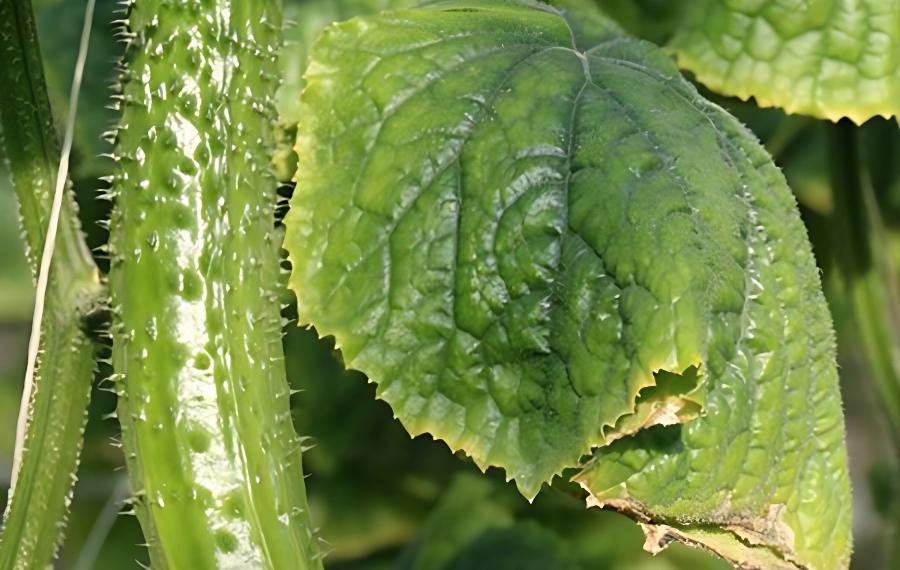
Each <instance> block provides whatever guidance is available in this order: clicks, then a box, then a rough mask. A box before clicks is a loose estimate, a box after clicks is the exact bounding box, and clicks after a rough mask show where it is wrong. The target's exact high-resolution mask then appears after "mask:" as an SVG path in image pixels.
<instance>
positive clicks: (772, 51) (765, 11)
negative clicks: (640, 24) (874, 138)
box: [672, 0, 900, 124]
mask: <svg viewBox="0 0 900 570" xmlns="http://www.w3.org/2000/svg"><path fill="white" fill-rule="evenodd" d="M689 4H690V8H689V9H688V11H687V12H688V13H687V17H686V20H685V24H684V25H683V26H682V27H681V28H680V31H679V33H678V34H677V35H676V36H675V38H674V39H673V40H672V46H673V47H674V48H675V49H676V51H677V53H678V60H679V64H680V65H681V66H682V67H683V68H685V69H689V70H690V71H692V72H694V73H695V74H696V76H697V79H698V80H699V81H700V82H702V83H704V84H705V85H707V86H708V87H709V88H710V89H712V90H714V91H719V92H721V93H724V94H726V95H736V96H738V97H741V98H742V99H748V98H750V97H754V98H755V99H756V101H757V103H758V104H759V105H761V106H764V107H771V106H777V107H783V108H784V109H785V110H786V111H787V112H789V113H800V114H807V115H812V116H815V117H819V118H824V119H831V120H833V121H837V120H838V119H841V118H843V117H849V118H850V119H852V120H853V121H854V122H856V123H857V124H861V123H863V122H864V121H866V120H867V119H869V118H871V117H874V116H876V115H881V116H884V117H891V116H895V115H900V4H898V3H897V2H895V1H894V0H810V1H805V2H775V1H771V0H699V1H693V2H690V3H689Z"/></svg>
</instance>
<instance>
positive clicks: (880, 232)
mask: <svg viewBox="0 0 900 570" xmlns="http://www.w3.org/2000/svg"><path fill="white" fill-rule="evenodd" d="M857 138H858V135H857V132H856V130H855V127H854V126H853V125H852V124H850V123H849V122H847V121H842V122H841V123H839V124H838V125H836V126H834V127H832V128H831V130H830V138H829V162H830V167H831V180H832V191H833V193H834V212H833V214H832V216H833V221H834V224H835V232H834V233H833V236H834V242H833V247H834V251H835V258H836V262H837V268H838V270H839V272H840V276H841V279H842V281H843V283H844V286H845V288H846V291H847V294H848V296H849V302H850V304H851V307H852V309H853V310H852V314H853V316H854V321H855V322H854V324H855V326H856V330H857V332H858V333H859V335H860V338H859V340H860V344H861V345H862V348H863V350H864V352H865V355H866V359H867V361H868V365H869V368H870V372H871V379H872V381H873V383H874V386H875V389H876V391H877V394H878V399H879V401H880V403H881V406H882V408H883V411H884V416H885V420H886V422H887V425H888V428H889V429H890V435H891V437H892V438H893V442H892V443H893V445H894V447H895V448H896V449H900V330H898V326H897V320H896V317H897V315H898V314H900V312H898V307H900V304H898V301H897V299H896V297H895V295H894V291H895V285H894V283H893V281H892V272H891V271H890V269H889V266H888V263H889V256H888V252H887V251H886V250H885V245H886V243H887V241H886V240H887V237H886V236H885V233H884V228H883V226H882V221H881V219H880V216H879V214H878V210H877V206H876V202H875V197H874V194H873V191H872V187H871V184H870V183H869V180H868V177H867V176H866V174H865V172H864V169H863V166H862V163H861V157H860V155H859V145H858V142H857Z"/></svg>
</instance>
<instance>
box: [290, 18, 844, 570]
mask: <svg viewBox="0 0 900 570" xmlns="http://www.w3.org/2000/svg"><path fill="white" fill-rule="evenodd" d="M588 16H590V18H591V19H590V20H589V19H588ZM572 21H576V22H578V25H577V26H575V25H570V22H572ZM587 22H592V23H593V25H586V23H587ZM581 30H587V31H589V32H590V34H586V33H582V32H581ZM306 80H307V88H306V90H305V92H304V95H303V97H302V100H301V112H300V123H299V127H298V141H297V146H296V150H297V153H298V156H299V158H300V165H301V167H300V169H299V172H298V175H297V181H298V186H297V189H296V190H295V193H294V196H293V198H292V202H291V210H290V212H289V213H288V215H287V218H286V225H287V233H286V242H285V247H286V248H287V250H288V252H289V255H290V259H291V263H292V267H293V269H292V275H291V287H292V289H293V290H294V291H295V292H296V293H297V296H298V310H299V313H300V321H301V323H303V324H314V325H315V326H316V327H317V329H318V331H319V332H320V333H321V334H323V335H333V336H334V337H335V338H336V342H337V346H338V347H339V348H340V349H341V350H342V351H343V354H344V358H345V362H346V363H347V365H348V366H349V367H352V368H356V369H359V370H362V371H363V372H365V373H366V374H367V375H368V376H369V378H370V379H371V380H372V381H374V382H376V383H377V384H378V388H377V394H378V396H379V397H380V398H382V399H384V400H386V401H387V402H388V403H389V404H390V405H391V406H392V408H393V409H394V412H395V414H396V415H397V417H398V418H399V419H400V421H401V422H402V423H403V424H404V426H405V427H406V428H407V429H408V430H409V431H410V432H411V433H413V434H419V433H424V432H428V433H431V434H433V435H434V436H435V437H438V438H440V439H442V440H444V441H445V442H447V444H448V445H449V446H450V447H451V448H452V449H454V450H457V449H461V450H463V451H465V452H466V453H467V454H468V455H470V456H471V457H472V458H473V460H474V461H475V463H476V464H477V465H478V466H480V467H481V468H487V467H488V466H499V467H502V468H504V469H505V470H506V473H507V475H508V477H510V478H512V479H515V481H516V484H517V485H518V486H519V489H520V490H521V491H522V493H523V494H525V495H526V496H527V497H529V498H531V497H534V495H535V494H536V493H537V492H538V490H539V489H540V486H541V484H542V483H543V482H546V481H549V480H550V479H552V478H553V476H554V475H556V474H559V473H560V472H561V471H562V470H563V469H565V468H567V467H573V466H577V465H579V464H580V463H581V459H582V458H583V456H585V455H586V454H588V453H590V452H591V451H592V450H593V449H595V448H599V449H597V451H596V456H595V458H594V459H593V460H592V461H591V462H590V464H589V465H588V467H587V468H586V470H585V471H584V472H583V473H582V474H581V475H580V476H579V482H581V483H582V485H583V486H585V487H586V488H587V489H588V491H589V492H590V493H591V501H592V502H593V503H596V504H602V505H605V506H610V507H618V508H620V509H621V510H625V511H627V512H628V514H631V515H632V516H634V517H635V518H639V519H640V520H642V521H643V522H645V523H647V524H648V525H650V524H653V523H658V524H667V525H669V526H671V527H672V528H675V527H676V525H679V524H680V525H687V524H691V525H699V526H700V527H701V528H702V529H710V530H711V531H715V532H719V531H721V533H722V534H724V535H726V538H727V539H729V540H732V541H734V542H739V543H740V544H742V545H746V544H750V542H748V541H756V542H754V543H753V546H747V547H746V548H743V549H742V550H741V552H740V553H739V554H738V555H736V556H735V557H734V558H735V559H739V560H743V561H744V562H746V563H747V564H748V565H752V564H755V563H756V562H757V561H760V560H762V561H763V562H764V561H765V559H766V558H767V557H769V555H770V553H774V554H772V556H775V557H777V558H778V559H779V560H786V559H789V560H790V561H791V562H790V563H791V564H793V563H796V564H797V565H798V566H801V567H810V568H819V567H833V566H834V565H835V564H838V565H840V564H846V561H847V558H848V556H849V548H850V536H849V512H850V501H849V483H848V477H847V470H846V457H845V455H846V454H845V448H844V432H843V420H842V414H841V408H840V405H841V404H840V394H839V392H838V385H837V371H836V367H835V363H834V341H833V333H832V329H831V320H830V316H829V314H828V311H827V307H826V305H825V302H824V299H823V297H822V294H821V290H820V289H821V287H820V282H819V276H818V273H817V270H816V267H815V264H814V261H813V258H812V254H811V251H810V246H809V243H808V241H807V237H806V233H805V230H804V228H803V225H802V223H801V221H800V218H799V216H798V214H797V210H796V204H795V202H794V199H793V197H792V196H791V194H790V191H789V189H788V188H787V186H786V184H785V182H784V179H783V177H782V176H781V174H780V173H779V172H778V170H777V169H776V168H775V166H774V165H773V164H772V162H771V159H770V158H769V157H768V155H767V154H766V153H765V151H764V150H762V148H761V147H760V146H759V144H758V143H757V141H756V140H755V139H754V138H753V136H752V135H751V134H750V133H749V132H748V131H747V130H746V129H745V128H744V127H743V126H741V125H740V124H739V123H738V122H737V121H736V120H735V119H733V118H732V117H731V116H729V115H728V114H727V113H726V112H725V111H723V110H722V109H720V108H719V107H717V106H715V105H713V104H711V103H709V102H707V101H705V100H704V99H703V98H702V97H700V96H699V95H698V93H697V92H696V90H695V89H694V88H693V87H692V86H691V85H690V84H689V83H688V82H686V81H685V80H684V79H683V78H681V76H680V75H679V74H678V72H677V70H676V69H675V67H674V65H673V64H672V62H671V61H670V60H669V59H668V58H666V57H665V56H664V55H663V54H662V53H661V52H660V51H659V50H658V49H656V48H654V47H653V46H651V45H649V44H646V43H644V42H640V41H637V40H633V39H628V38H626V37H623V36H622V35H621V32H619V31H618V30H617V29H616V28H614V27H613V26H612V25H610V24H606V23H603V22H602V21H601V20H599V19H598V17H597V16H596V15H589V14H587V13H585V12H582V11H580V10H577V11H576V13H574V14H567V13H564V12H561V11H559V10H557V9H555V8H550V7H548V6H546V5H540V4H536V3H531V2H513V1H510V2H478V1H474V0H472V1H460V2H451V3H440V4H434V5H429V6H427V7H424V8H420V9H417V10H407V11H399V12H394V13H389V14H383V15H380V16H371V17H364V18H358V19H354V20H351V21H349V22H346V23H342V24H338V25H336V26H332V27H330V28H328V29H327V30H326V31H325V32H324V34H323V35H322V36H321V38H320V39H319V41H318V42H317V43H316V45H315V46H314V48H313V50H312V57H311V63H310V66H309V69H308V71H307V75H306ZM685 422H686V423H685ZM666 426H667V427H666ZM648 428H652V429H648ZM660 431H661V432H662V433H663V435H665V436H666V437H667V438H668V439H669V440H671V441H668V440H667V442H666V445H665V446H661V445H659V444H658V442H656V441H655V439H658V438H657V437H656V436H657V435H658V432H660ZM649 436H653V437H650V438H649V439H648V437H649ZM723 459H727V462H724V463H720V460H723ZM626 506H627V508H625V507H626ZM773 513H774V514H773ZM770 521H771V522H772V526H773V528H777V529H779V530H783V527H787V528H789V529H790V532H787V531H784V532H781V533H770V532H768V531H769V530H770V529H769V527H765V528H762V526H764V525H763V523H768V522H770ZM648 528H649V527H648ZM748 529H749V530H748ZM760 529H761V530H760ZM688 530H690V529H688ZM745 531H746V532H745ZM751 531H753V532H756V534H753V535H752V536H751V537H750V538H748V537H747V536H745V535H748V534H750V533H751ZM757 531H758V532H757ZM685 532H687V531H685ZM735 537H740V539H738V538H735ZM676 538H683V539H684V540H685V541H687V542H692V539H690V538H689V537H688V536H687V535H686V534H683V536H682V537H676ZM742 541H743V542H742ZM693 543H695V544H707V543H714V544H713V545H712V546H710V545H708V544H707V546H708V547H709V548H712V549H715V550H719V549H720V547H719V546H716V544H719V543H721V541H712V540H711V541H707V542H702V541H700V540H693ZM744 562H742V563H744ZM763 562H760V563H763Z"/></svg>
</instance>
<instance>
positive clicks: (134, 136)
mask: <svg viewBox="0 0 900 570" xmlns="http://www.w3.org/2000/svg"><path fill="white" fill-rule="evenodd" d="M128 25H129V29H128V30H127V34H126V35H127V36H128V37H130V38H132V45H131V47H130V48H129V54H128V56H129V58H128V65H127V70H126V72H125V76H124V77H123V79H124V81H123V84H124V93H123V97H122V101H123V115H122V123H121V127H120V129H119V132H118V135H117V139H118V143H117V160H118V162H119V165H120V168H119V173H118V175H117V177H116V181H115V183H114V189H115V194H116V208H115V211H114V214H113V218H112V224H111V232H112V233H111V236H110V247H111V254H112V267H111V271H110V286H111V289H112V292H113V299H114V302H115V310H114V313H115V316H116V324H115V326H114V328H113V344H114V350H113V365H114V368H115V371H116V379H117V391H118V393H119V396H120V398H119V418H120V422H121V424H122V442H123V446H124V448H125V452H126V458H127V460H128V468H129V474H130V476H131V480H132V485H133V487H134V488H135V489H136V490H137V491H138V498H137V499H138V500H137V501H136V511H137V515H138V517H139V518H140V521H141V525H142V527H143V529H144V534H145V536H146V539H147V542H148V544H149V545H150V557H151V562H152V563H153V566H154V567H155V568H157V569H164V568H173V569H181V568H191V569H197V570H203V569H207V568H217V567H241V568H270V569H281V568H295V569H315V568H321V565H322V563H321V560H320V558H319V556H318V554H317V552H316V551H317V548H316V537H315V536H314V533H313V532H312V529H311V526H310V520H309V513H308V509H307V504H306V492H305V488H304V480H303V472H302V468H301V447H302V444H301V440H300V439H299V438H298V437H297V435H296V433H295V432H294V430H293V425H292V421H291V414H290V393H289V390H288V386H287V380H286V375H285V369H284V354H283V349H282V346H281V316H280V303H279V299H278V284H279V282H280V280H279V272H280V267H279V257H278V245H279V239H278V236H277V235H276V233H275V232H274V231H273V226H274V221H275V216H274V210H275V204H276V202H277V197H276V188H277V182H276V180H275V178H274V176H273V175H272V173H271V172H270V171H269V168H268V166H269V163H270V161H271V156H272V153H273V152H274V134H273V126H274V123H275V114H274V109H273V105H272V96H273V94H274V93H275V91H276V87H277V77H278V75H277V62H276V60H275V56H276V54H277V51H278V48H279V46H280V41H281V36H280V34H281V9H280V3H279V2H277V1H275V0H254V1H252V2H248V1H244V0H241V1H237V0H210V1H209V2H203V3H193V2H192V3H186V4H185V3H179V2H171V1H168V0H139V1H137V2H135V3H134V4H133V6H132V9H131V12H130V13H129V15H128Z"/></svg>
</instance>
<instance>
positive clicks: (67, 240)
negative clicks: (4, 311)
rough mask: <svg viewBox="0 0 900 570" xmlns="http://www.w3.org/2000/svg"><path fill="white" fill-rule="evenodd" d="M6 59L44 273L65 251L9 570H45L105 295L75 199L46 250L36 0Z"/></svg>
mask: <svg viewBox="0 0 900 570" xmlns="http://www.w3.org/2000/svg"><path fill="white" fill-rule="evenodd" d="M0 61H2V65H0V85H2V86H3V89H0V125H2V133H3V137H2V139H3V143H4V144H3V145H2V147H3V151H4V155H5V157H6V159H7V160H8V163H9V169H10V172H11V174H12V180H13V185H14V186H15V189H16V194H17V196H18V201H19V210H20V215H21V221H22V225H23V229H24V235H25V241H26V246H27V250H28V258H29V261H30V263H31V266H32V269H33V271H34V272H35V274H36V275H37V273H38V266H39V264H40V262H41V259H40V258H41V252H42V251H43V250H44V248H45V245H50V246H53V245H55V250H56V255H55V257H54V258H53V261H52V265H49V266H48V267H49V274H48V275H49V279H47V278H46V277H45V278H44V279H47V281H46V297H45V300H44V302H43V305H42V306H39V309H42V310H43V313H44V318H43V319H41V320H40V323H41V324H40V336H39V338H40V344H39V348H40V356H39V358H38V359H37V360H36V362H35V363H34V368H33V374H29V375H28V376H29V378H28V379H26V380H33V382H26V387H25V395H24V397H23V410H22V411H23V413H24V414H25V415H24V416H23V417H22V418H20V420H24V422H22V423H21V428H22V429H21V430H20V433H19V437H18V440H19V441H18V442H17V454H16V457H15V461H14V466H13V469H14V472H13V474H12V481H13V488H12V489H11V492H10V499H9V504H8V505H7V509H6V513H5V516H4V521H3V529H2V534H0V569H6V568H43V567H45V566H47V564H49V562H50V561H51V560H52V558H53V555H54V553H55V550H56V547H57V544H58V541H59V539H60V535H61V529H62V528H63V527H64V525H63V522H64V519H65V515H66V509H67V505H68V502H69V498H70V496H71V490H72V484H73V482H74V480H75V471H76V468H77V463H78V456H79V453H80V449H81V442H82V435H83V429H84V422H85V418H86V411H87V405H88V400H89V396H90V386H91V379H92V377H93V372H94V358H95V352H94V347H93V345H92V343H91V341H90V340H89V338H88V337H87V335H86V334H85V332H84V330H83V328H84V322H85V319H86V317H87V316H89V314H90V313H92V312H93V311H95V310H96V309H97V308H98V306H100V305H101V303H102V298H103V290H102V286H101V284H100V279H99V276H98V272H97V268H96V266H95V265H94V262H93V259H92V258H91V255H90V252H89V251H88V248H87V246H86V245H85V242H84V240H83V237H82V235H81V230H80V226H79V222H78V216H77V209H76V205H75V201H74V199H73V197H72V195H71V192H69V191H67V192H66V193H65V195H64V196H63V199H62V202H61V203H60V208H59V218H58V225H57V226H56V237H55V240H54V243H53V244H45V241H46V239H47V235H48V233H47V232H48V227H50V226H51V224H50V220H51V217H52V216H51V211H52V206H51V205H52V203H53V197H54V193H55V188H54V186H55V182H56V177H57V166H58V164H59V161H60V150H59V141H58V139H57V133H56V130H55V127H54V123H53V117H52V114H51V111H50V103H49V99H48V96H47V89H46V85H45V82H44V76H43V70H42V66H41V56H40V50H39V47H38V41H37V33H36V29H35V24H34V16H33V13H32V10H31V6H30V3H29V2H28V1H27V0H7V1H4V2H0ZM50 235H51V236H53V235H54V234H53V233H50ZM49 259H50V258H49V256H47V261H49ZM45 265H46V262H45ZM42 281H43V279H41V280H39V284H41V283H42ZM40 302H41V300H40V297H39V300H38V303H40ZM31 371H32V368H31V367H29V372H31ZM50 465H52V466H53V468H52V469H49V470H48V469H47V467H48V466H50Z"/></svg>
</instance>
